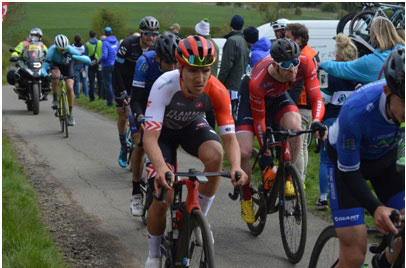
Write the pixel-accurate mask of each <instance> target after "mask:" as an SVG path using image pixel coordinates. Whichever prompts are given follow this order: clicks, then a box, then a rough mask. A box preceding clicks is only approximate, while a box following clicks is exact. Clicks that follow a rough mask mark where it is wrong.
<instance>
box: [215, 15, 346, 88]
mask: <svg viewBox="0 0 406 268" xmlns="http://www.w3.org/2000/svg"><path fill="white" fill-rule="evenodd" d="M288 23H300V24H303V25H305V26H306V27H307V29H308V30H309V42H308V44H309V45H310V46H311V47H312V48H313V49H314V50H316V51H318V52H319V57H320V61H321V62H323V61H326V60H334V59H335V45H336V42H335V40H334V39H333V37H335V36H336V28H337V24H338V20H288ZM257 28H258V31H259V38H262V37H266V38H269V39H271V41H272V40H275V34H274V31H273V29H272V27H271V24H270V23H266V24H263V25H261V26H258V27H257ZM213 41H214V42H216V44H217V45H218V46H219V50H220V51H219V70H220V65H221V56H222V54H223V46H224V43H225V41H226V39H225V38H213ZM319 80H320V86H321V87H322V88H325V87H327V84H326V83H327V74H326V73H325V72H324V71H321V72H320V74H319Z"/></svg>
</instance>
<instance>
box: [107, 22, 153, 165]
mask: <svg viewBox="0 0 406 268" xmlns="http://www.w3.org/2000/svg"><path fill="white" fill-rule="evenodd" d="M159 28H160V25H159V22H158V20H157V19H155V18H154V17H151V16H146V17H144V18H142V19H141V22H140V32H141V36H133V35H132V36H129V37H127V38H126V39H124V40H123V42H122V43H121V45H120V48H119V49H118V52H117V56H116V61H115V63H114V70H113V86H114V91H115V101H116V109H117V113H118V119H117V128H118V135H119V138H120V144H121V150H120V154H119V157H118V163H119V165H120V166H121V167H122V168H125V167H126V166H127V144H126V135H125V133H126V131H127V124H128V111H127V109H125V106H127V105H129V103H130V97H129V96H130V95H131V87H132V82H133V78H134V70H135V65H136V62H137V60H138V58H139V57H140V56H141V55H142V54H143V53H144V52H146V51H148V50H149V49H150V48H151V47H152V45H153V43H154V41H155V39H156V38H157V36H158V35H159Z"/></svg>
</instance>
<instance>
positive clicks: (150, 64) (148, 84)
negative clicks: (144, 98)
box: [133, 50, 162, 92]
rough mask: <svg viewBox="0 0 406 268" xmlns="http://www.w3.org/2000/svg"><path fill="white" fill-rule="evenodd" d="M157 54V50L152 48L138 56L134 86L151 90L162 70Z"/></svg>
mask: <svg viewBox="0 0 406 268" xmlns="http://www.w3.org/2000/svg"><path fill="white" fill-rule="evenodd" d="M155 55H156V52H155V51H154V50H151V51H147V52H145V53H144V54H143V55H141V56H140V57H139V58H138V60H137V64H136V66H135V71H134V80H133V87H140V88H145V89H146V91H148V92H149V91H150V90H151V88H152V85H153V84H154V82H155V80H157V79H158V77H160V76H161V74H162V72H161V70H160V69H159V63H158V62H157V61H155Z"/></svg>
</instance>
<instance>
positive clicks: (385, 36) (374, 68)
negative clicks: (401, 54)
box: [320, 17, 405, 84]
mask: <svg viewBox="0 0 406 268" xmlns="http://www.w3.org/2000/svg"><path fill="white" fill-rule="evenodd" d="M370 32H371V36H370V38H371V43H372V45H373V46H374V47H376V48H375V50H374V52H373V53H372V54H368V55H365V56H363V57H361V58H359V59H357V60H353V61H347V62H338V61H325V62H323V63H321V65H320V67H321V68H322V69H323V70H324V71H326V72H327V73H329V74H331V75H333V76H335V77H337V78H341V79H346V80H355V81H359V82H361V83H363V84H366V83H370V82H374V81H376V80H379V79H381V78H383V64H384V62H385V60H386V58H387V57H388V55H389V54H390V52H391V51H392V50H393V49H395V48H399V47H404V45H405V42H404V41H403V40H402V39H401V38H400V37H399V35H398V34H397V32H396V29H395V27H394V26H393V24H392V22H391V21H390V20H388V19H387V18H384V17H376V18H374V20H373V21H372V24H371V31H370Z"/></svg>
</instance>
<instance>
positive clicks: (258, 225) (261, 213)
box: [247, 183, 268, 236]
mask: <svg viewBox="0 0 406 268" xmlns="http://www.w3.org/2000/svg"><path fill="white" fill-rule="evenodd" d="M264 194H265V193H264V190H263V186H262V183H261V184H259V186H258V189H257V190H256V191H254V192H253V194H252V205H253V207H254V212H255V222H254V223H247V226H248V229H249V230H250V233H251V234H252V235H255V236H258V235H260V234H261V233H262V231H263V230H264V228H265V223H266V218H267V215H268V213H267V209H266V200H265V195H264Z"/></svg>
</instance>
